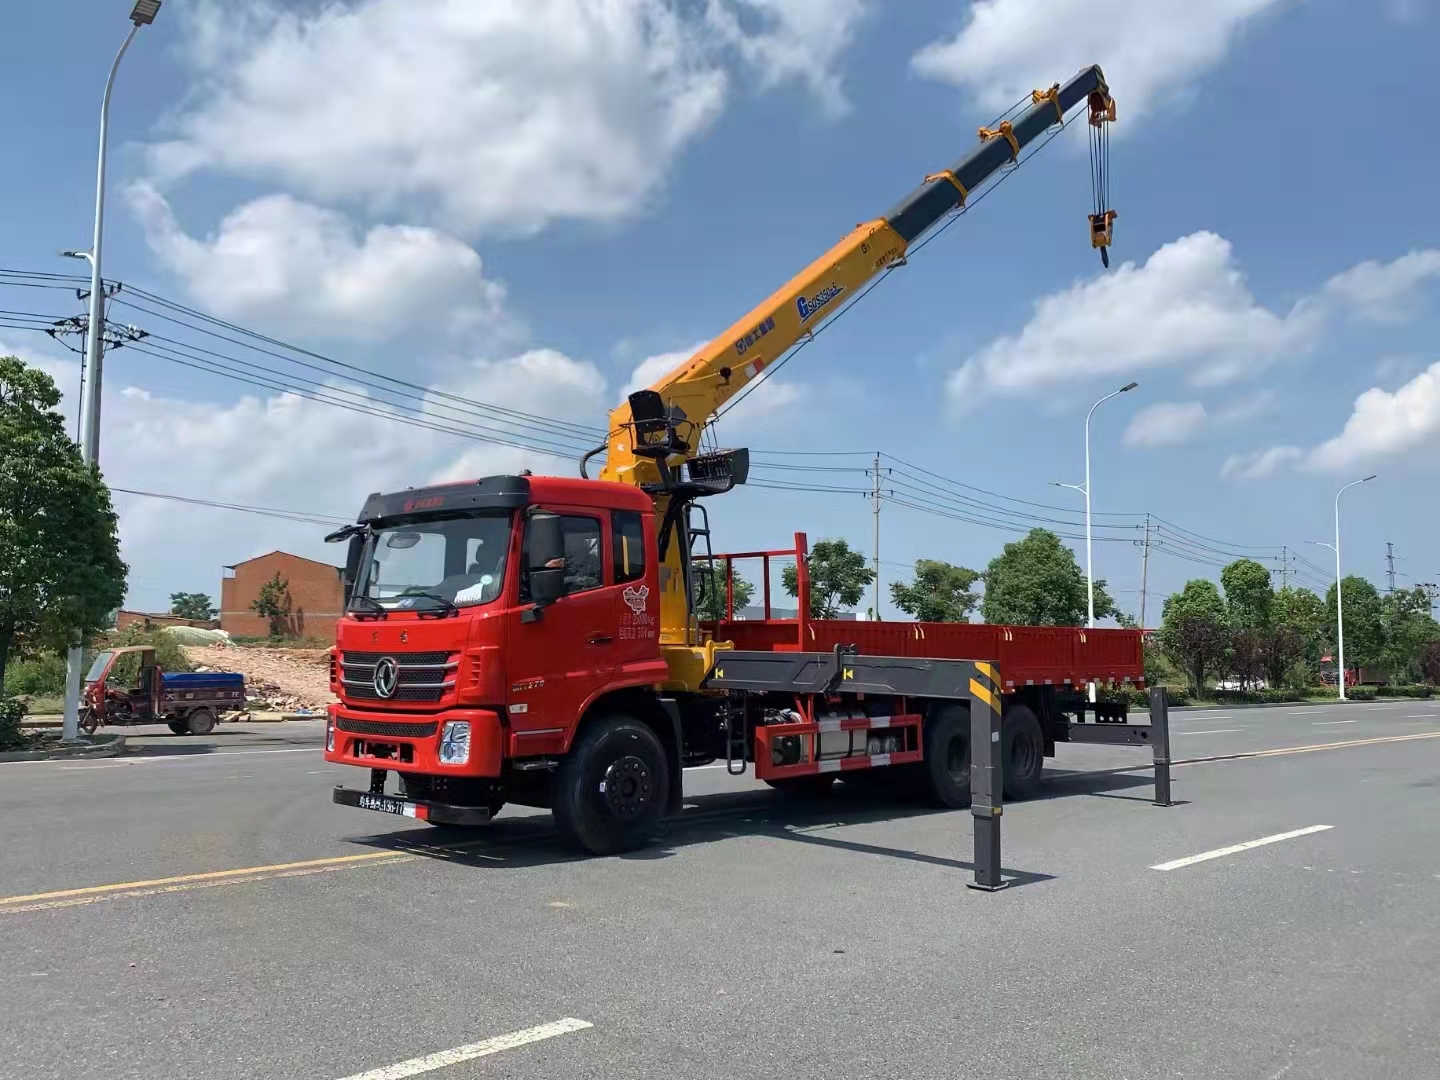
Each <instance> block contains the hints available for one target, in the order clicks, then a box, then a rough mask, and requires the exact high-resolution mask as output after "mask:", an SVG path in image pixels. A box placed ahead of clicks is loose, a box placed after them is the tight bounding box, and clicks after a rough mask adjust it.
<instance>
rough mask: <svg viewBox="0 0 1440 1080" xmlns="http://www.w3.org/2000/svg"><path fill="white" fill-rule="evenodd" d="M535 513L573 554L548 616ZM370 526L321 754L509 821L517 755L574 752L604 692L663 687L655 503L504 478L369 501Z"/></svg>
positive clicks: (356, 571)
mask: <svg viewBox="0 0 1440 1080" xmlns="http://www.w3.org/2000/svg"><path fill="white" fill-rule="evenodd" d="M538 512H544V513H545V514H546V516H547V517H548V515H554V517H553V518H551V519H550V521H551V522H552V524H555V523H557V522H555V519H558V527H559V532H560V536H561V538H562V543H563V551H564V558H563V567H562V568H561V569H562V573H561V574H560V575H559V576H560V580H559V583H558V589H557V590H556V592H557V595H555V596H554V598H553V600H551V602H548V603H545V604H543V606H537V604H536V601H535V599H534V598H533V597H532V595H531V589H530V584H531V581H530V579H531V574H530V572H529V570H530V568H529V566H528V564H527V537H528V532H529V525H530V522H532V521H533V520H534V519H535V518H536V516H537V513H538ZM360 524H361V525H362V526H364V530H365V531H364V532H363V533H357V534H356V535H354V536H353V537H352V538H351V545H352V552H354V553H355V559H354V565H351V566H347V574H348V575H349V576H350V577H351V578H352V579H353V586H352V592H351V598H350V603H349V609H348V611H347V613H346V615H345V617H344V618H342V619H341V620H340V623H339V626H338V628H337V632H336V646H335V652H334V657H333V660H332V663H331V688H332V690H333V691H334V693H335V694H336V696H337V697H339V698H340V703H339V704H338V705H332V706H331V707H330V710H329V722H328V730H327V733H326V750H325V757H326V760H328V761H333V762H336V763H338V764H345V765H358V766H363V767H367V768H370V769H373V770H390V771H395V772H398V773H399V774H400V775H401V777H402V785H403V786H404V788H405V789H406V791H407V792H408V793H411V794H415V793H417V792H418V791H419V790H421V789H423V790H424V791H425V792H426V793H427V794H431V795H435V796H437V797H438V796H446V797H449V798H452V799H454V800H455V801H456V802H459V803H469V804H475V805H476V806H479V807H492V808H494V809H498V806H499V804H500V803H501V802H503V801H504V792H503V791H502V790H501V786H500V783H499V781H500V779H501V776H502V771H503V768H504V765H505V763H506V762H507V761H520V762H523V761H525V760H526V759H537V760H542V761H548V760H551V759H553V758H554V757H556V756H558V755H563V754H564V753H565V752H566V751H567V750H568V749H569V747H570V741H571V738H572V736H573V735H574V732H575V727H576V721H577V719H578V718H579V717H581V716H584V715H585V714H586V712H587V710H589V709H590V708H591V707H592V706H593V704H594V703H595V702H596V701H597V700H598V699H599V698H601V697H602V696H603V695H606V694H614V693H616V692H620V691H624V690H626V689H627V688H634V687H649V686H652V685H653V684H655V683H658V682H661V681H663V680H664V679H665V678H666V675H667V670H666V666H665V663H664V661H663V660H662V659H661V657H660V652H659V646H658V640H659V620H658V618H657V616H656V609H657V606H658V605H657V603H656V599H657V597H658V592H659V587H658V576H657V574H658V571H657V567H656V565H655V560H654V559H653V558H649V557H647V553H648V552H653V551H654V550H655V519H654V512H653V504H652V502H651V500H650V498H649V497H648V496H647V495H646V494H645V493H644V492H642V491H639V490H637V489H635V488H632V487H628V486H626V485H623V484H611V483H603V482H600V481H593V480H591V481H586V480H580V479H569V478H560V477H549V476H501V477H491V478H487V479H485V480H481V481H479V482H478V483H476V482H470V483H463V484H451V485H442V486H437V487H431V488H426V489H424V490H423V492H413V491H412V492H401V493H398V494H394V495H383V496H382V495H374V496H371V497H370V499H369V500H367V502H366V505H365V509H364V510H363V511H362V512H361V515H360ZM522 771H523V770H522ZM537 771H540V770H537ZM407 777H408V778H409V779H408V780H407V779H406V778H407ZM420 777H425V778H427V779H425V780H420V779H419V778H420ZM512 786H513V785H512ZM532 786H533V785H532ZM480 796H485V797H484V798H483V799H481V798H480ZM366 801H367V802H368V800H366ZM464 817H465V818H466V819H467V820H470V819H473V818H474V817H476V815H475V814H473V813H472V814H468V815H464Z"/></svg>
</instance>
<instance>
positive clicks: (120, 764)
mask: <svg viewBox="0 0 1440 1080" xmlns="http://www.w3.org/2000/svg"><path fill="white" fill-rule="evenodd" d="M318 753H320V747H318V746H301V747H297V748H295V749H291V750H217V751H216V752H215V753H213V754H194V755H191V754H161V755H157V756H153V757H145V756H140V757H118V758H107V759H105V760H104V761H103V762H102V763H100V764H96V765H61V766H60V768H61V771H63V772H76V771H83V770H85V769H120V768H124V767H126V766H129V765H193V764H196V763H197V762H201V761H218V760H219V759H220V758H227V757H246V756H248V755H251V754H318ZM52 760H61V761H63V760H64V759H63V758H62V759H52ZM50 763H51V762H45V761H27V762H15V764H17V765H20V764H25V765H47V764H50Z"/></svg>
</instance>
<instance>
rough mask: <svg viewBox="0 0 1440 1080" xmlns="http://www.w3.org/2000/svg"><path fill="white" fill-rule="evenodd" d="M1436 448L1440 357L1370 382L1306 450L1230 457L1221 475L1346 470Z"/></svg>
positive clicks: (1235, 476) (1430, 452)
mask: <svg viewBox="0 0 1440 1080" xmlns="http://www.w3.org/2000/svg"><path fill="white" fill-rule="evenodd" d="M1437 449H1440V361H1437V362H1436V363H1433V364H1431V365H1430V366H1429V367H1428V368H1426V369H1425V370H1424V371H1422V372H1420V374H1418V375H1416V376H1415V377H1414V378H1413V379H1411V380H1410V381H1409V382H1407V383H1406V384H1405V385H1403V386H1401V387H1400V388H1399V389H1397V390H1394V391H1390V390H1383V389H1381V388H1380V387H1378V386H1374V387H1371V388H1370V389H1369V390H1366V391H1365V392H1364V393H1363V394H1361V395H1360V396H1359V397H1357V398H1356V399H1355V405H1354V408H1353V409H1352V410H1351V413H1350V418H1349V419H1348V420H1346V421H1345V427H1344V428H1343V429H1342V430H1341V431H1340V434H1338V435H1336V436H1335V437H1334V438H1332V439H1327V440H1326V441H1325V442H1323V443H1321V444H1320V445H1318V446H1316V447H1313V448H1312V449H1310V450H1302V449H1300V448H1298V447H1294V446H1276V447H1271V448H1270V449H1268V450H1259V451H1256V452H1255V453H1252V454H1243V455H1237V456H1236V457H1232V458H1231V459H1230V460H1228V461H1226V462H1225V466H1224V468H1223V469H1222V470H1221V472H1220V475H1221V477H1222V478H1226V479H1242V480H1254V479H1258V478H1260V477H1264V476H1269V475H1271V474H1273V473H1275V472H1276V471H1278V470H1279V469H1280V468H1281V467H1282V466H1287V465H1291V466H1294V467H1296V468H1299V469H1303V470H1305V471H1307V472H1323V473H1348V472H1352V471H1354V470H1356V469H1360V468H1369V467H1371V466H1374V465H1377V464H1379V463H1381V462H1383V461H1386V460H1392V459H1395V458H1402V457H1405V456H1407V455H1417V454H1428V455H1433V454H1434V453H1435V451H1436V450H1437Z"/></svg>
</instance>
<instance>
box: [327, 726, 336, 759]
mask: <svg viewBox="0 0 1440 1080" xmlns="http://www.w3.org/2000/svg"><path fill="white" fill-rule="evenodd" d="M334 749H335V721H334V720H326V721H325V750H326V752H327V753H328V752H331V751H333V750H334Z"/></svg>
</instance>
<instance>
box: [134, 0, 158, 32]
mask: <svg viewBox="0 0 1440 1080" xmlns="http://www.w3.org/2000/svg"><path fill="white" fill-rule="evenodd" d="M161 3H162V0H135V10H134V11H132V12H130V21H131V22H133V23H134V24H135V25H136V26H149V25H150V24H151V23H153V22H154V21H155V16H156V15H158V14H159V13H160V4H161Z"/></svg>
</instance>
